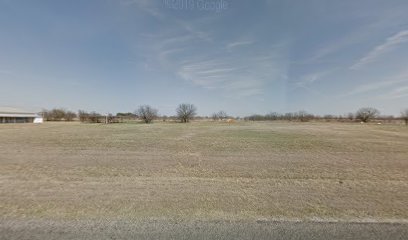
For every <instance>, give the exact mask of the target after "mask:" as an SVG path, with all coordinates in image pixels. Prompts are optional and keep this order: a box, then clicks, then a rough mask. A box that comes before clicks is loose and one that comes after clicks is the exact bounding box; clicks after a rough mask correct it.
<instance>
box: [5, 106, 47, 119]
mask: <svg viewBox="0 0 408 240" xmlns="http://www.w3.org/2000/svg"><path fill="white" fill-rule="evenodd" d="M0 117H34V118H35V117H40V115H38V114H37V113H35V112H30V111H26V110H22V109H18V108H12V107H0Z"/></svg>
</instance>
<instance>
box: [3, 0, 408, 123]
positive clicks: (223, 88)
mask: <svg viewBox="0 0 408 240" xmlns="http://www.w3.org/2000/svg"><path fill="white" fill-rule="evenodd" d="M407 13H408V1H406V0H400V1H398V0H389V1H385V0H381V1H376V0H342V1H327V0H321V1H320V0H308V1H304V0H298V1H292V0H281V1H277V0H257V1H246V0H242V1H241V0H187V1H186V0H150V1H149V0H89V1H80V0H72V1H62V0H57V1H55V0H49V1H45V0H38V1H31V0H26V1H23V0H0V105H1V106H13V107H20V108H26V109H27V108H29V109H41V108H52V107H65V108H67V109H71V110H78V109H85V110H96V111H99V112H101V113H106V112H111V113H116V112H123V111H126V112H127V111H133V110H134V109H136V108H137V106H139V105H142V104H150V105H152V106H154V107H156V108H158V109H159V112H160V113H161V114H166V115H171V114H173V113H174V109H175V108H176V106H177V105H178V104H179V103H183V102H187V103H193V104H195V105H196V106H197V107H198V110H199V114H201V115H209V114H211V113H212V112H215V111H219V110H225V111H227V113H229V114H232V115H237V116H245V115H249V114H253V113H268V112H271V111H276V112H287V111H297V110H306V111H308V112H312V113H317V114H328V113H333V114H344V113H348V112H351V111H355V110H356V109H358V108H359V107H363V106H372V107H376V108H378V109H379V110H380V111H381V112H382V113H383V114H395V115H397V114H399V112H400V111H401V110H402V109H404V108H407V107H408V14H407Z"/></svg>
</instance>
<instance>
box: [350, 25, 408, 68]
mask: <svg viewBox="0 0 408 240" xmlns="http://www.w3.org/2000/svg"><path fill="white" fill-rule="evenodd" d="M405 42H408V30H404V31H400V32H398V33H397V34H395V35H393V36H391V37H389V38H387V40H386V41H385V42H384V43H383V44H381V45H378V46H376V47H375V48H374V49H373V50H371V51H370V52H369V53H368V54H367V55H366V56H364V57H363V58H361V59H360V60H358V61H357V62H356V63H355V64H354V65H353V66H351V67H350V69H352V70H356V69H359V68H361V67H362V66H364V65H366V64H368V63H371V62H374V61H376V60H377V59H378V58H379V57H380V56H382V55H383V54H385V53H387V52H388V51H390V50H392V49H393V48H395V47H397V46H398V45H400V44H402V43H405Z"/></svg>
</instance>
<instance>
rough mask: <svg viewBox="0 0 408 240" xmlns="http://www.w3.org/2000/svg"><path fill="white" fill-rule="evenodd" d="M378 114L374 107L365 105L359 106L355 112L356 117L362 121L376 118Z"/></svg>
mask: <svg viewBox="0 0 408 240" xmlns="http://www.w3.org/2000/svg"><path fill="white" fill-rule="evenodd" d="M379 114H380V111H378V110H377V109H375V108H371V107H365V108H360V109H359V110H358V111H357V112H356V115H355V117H356V119H360V120H361V121H362V122H368V121H370V120H371V119H373V118H376V117H377V116H378V115H379Z"/></svg>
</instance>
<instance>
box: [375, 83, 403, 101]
mask: <svg viewBox="0 0 408 240" xmlns="http://www.w3.org/2000/svg"><path fill="white" fill-rule="evenodd" d="M381 97H382V98H385V99H398V98H404V97H408V85H405V86H400V87H397V88H395V89H393V90H392V91H391V92H389V93H387V94H384V95H382V96H381Z"/></svg>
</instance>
